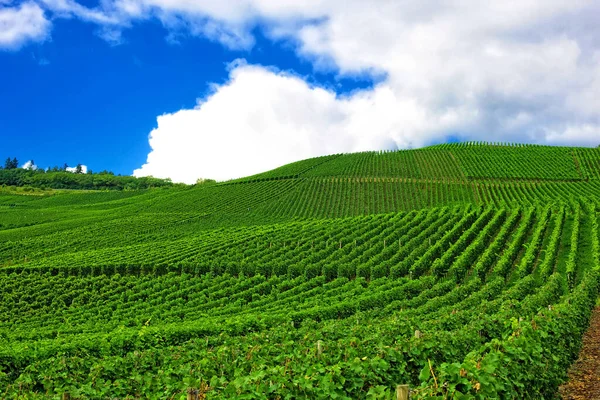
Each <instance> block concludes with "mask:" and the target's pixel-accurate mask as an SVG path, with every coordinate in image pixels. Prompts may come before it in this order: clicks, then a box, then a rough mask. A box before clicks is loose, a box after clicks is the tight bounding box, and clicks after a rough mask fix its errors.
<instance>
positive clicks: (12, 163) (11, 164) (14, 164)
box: [4, 157, 19, 169]
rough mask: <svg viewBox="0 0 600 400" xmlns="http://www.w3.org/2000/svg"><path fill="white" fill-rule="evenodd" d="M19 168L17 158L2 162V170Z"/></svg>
mask: <svg viewBox="0 0 600 400" xmlns="http://www.w3.org/2000/svg"><path fill="white" fill-rule="evenodd" d="M18 167H19V161H17V158H16V157H15V158H13V159H12V160H11V159H10V157H8V158H7V159H6V161H5V162H4V168H5V169H16V168H18Z"/></svg>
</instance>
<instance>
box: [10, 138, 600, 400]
mask: <svg viewBox="0 0 600 400" xmlns="http://www.w3.org/2000/svg"><path fill="white" fill-rule="evenodd" d="M599 172H600V150H598V149H579V148H567V147H556V148H550V147H544V146H521V145H518V146H517V145H485V144H461V145H440V146H433V147H430V148H425V149H419V150H406V151H398V152H384V153H356V154H350V155H334V156H327V157H320V158H316V159H311V160H306V161H300V162H297V163H293V164H289V165H287V166H283V167H281V168H278V169H276V170H273V171H269V172H266V173H264V174H259V175H256V176H253V177H249V178H246V179H240V180H236V181H230V182H225V183H221V184H215V185H211V184H205V185H200V186H197V187H190V188H171V189H157V190H148V191H140V192H101V193H66V194H65V193H60V194H56V195H54V196H47V197H44V196H39V195H38V196H25V195H16V194H6V195H0V265H2V267H0V298H1V299H2V300H0V388H2V391H1V392H2V393H3V395H2V396H4V397H5V398H16V397H19V396H20V398H59V399H60V398H71V399H78V398H81V399H87V398H119V399H124V398H130V399H134V398H153V399H164V398H182V399H186V398H192V399H204V398H252V399H254V398H268V399H277V398H280V399H285V398H288V399H298V398H307V399H314V398H323V399H329V398H340V399H344V398H347V399H356V398H365V399H366V398H380V399H392V398H396V388H397V385H401V384H407V385H410V388H411V391H412V396H413V397H412V398H440V399H442V398H457V399H459V398H479V399H484V398H485V399H489V398H552V397H553V396H555V393H556V391H557V387H558V385H559V384H560V383H562V382H563V381H564V379H565V378H566V372H567V370H568V367H569V366H570V365H571V364H572V362H573V361H574V360H575V359H576V357H577V354H578V351H579V348H580V344H581V337H582V336H583V333H584V331H585V330H586V328H587V325H588V321H589V315H590V312H591V310H592V308H593V307H594V304H595V302H596V298H597V295H598V289H599V287H598V283H599V281H598V279H599V271H600V270H599V267H600V236H599V229H598V209H599V208H600V205H599V204H600V179H599V178H600V174H599ZM67 394H68V395H67Z"/></svg>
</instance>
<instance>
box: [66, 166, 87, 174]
mask: <svg viewBox="0 0 600 400" xmlns="http://www.w3.org/2000/svg"><path fill="white" fill-rule="evenodd" d="M66 171H67V172H73V173H75V172H77V167H67V169H66ZM87 171H88V167H87V165H82V166H81V173H82V174H87Z"/></svg>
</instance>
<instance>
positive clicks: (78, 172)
mask: <svg viewBox="0 0 600 400" xmlns="http://www.w3.org/2000/svg"><path fill="white" fill-rule="evenodd" d="M75 173H76V174H83V167H82V166H81V164H77V166H76V167H75Z"/></svg>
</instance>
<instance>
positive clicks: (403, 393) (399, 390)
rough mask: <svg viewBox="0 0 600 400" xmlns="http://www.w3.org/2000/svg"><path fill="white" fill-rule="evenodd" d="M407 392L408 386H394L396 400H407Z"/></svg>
mask: <svg viewBox="0 0 600 400" xmlns="http://www.w3.org/2000/svg"><path fill="white" fill-rule="evenodd" d="M409 392H410V391H409V388H408V385H398V386H396V400H408V396H409Z"/></svg>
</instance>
